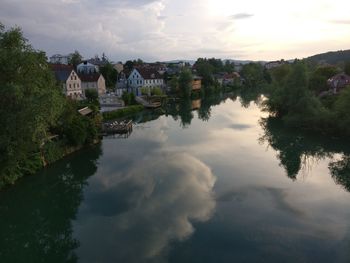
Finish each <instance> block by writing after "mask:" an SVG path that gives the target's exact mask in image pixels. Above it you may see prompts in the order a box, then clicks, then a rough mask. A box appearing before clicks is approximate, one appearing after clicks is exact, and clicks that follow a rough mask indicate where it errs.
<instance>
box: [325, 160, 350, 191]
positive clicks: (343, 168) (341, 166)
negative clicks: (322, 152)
mask: <svg viewBox="0 0 350 263" xmlns="http://www.w3.org/2000/svg"><path fill="white" fill-rule="evenodd" d="M329 169H330V171H331V174H332V177H333V179H334V181H335V182H336V183H337V184H340V185H342V186H344V188H345V189H346V190H347V191H349V192H350V154H348V155H344V156H343V158H342V159H341V160H340V161H335V162H331V163H330V164H329Z"/></svg>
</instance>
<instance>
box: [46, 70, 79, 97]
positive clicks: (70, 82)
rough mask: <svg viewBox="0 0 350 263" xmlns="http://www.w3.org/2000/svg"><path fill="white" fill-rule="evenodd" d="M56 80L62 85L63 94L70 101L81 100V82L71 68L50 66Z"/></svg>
mask: <svg viewBox="0 0 350 263" xmlns="http://www.w3.org/2000/svg"><path fill="white" fill-rule="evenodd" d="M50 67H51V69H52V71H53V72H54V74H55V77H56V80H57V81H58V82H60V83H61V84H62V88H63V93H64V94H65V95H66V96H67V97H70V98H72V99H78V100H79V99H83V97H84V95H83V90H82V84H81V80H80V78H79V76H78V74H77V73H76V72H75V71H74V69H73V67H72V66H68V65H63V64H52V65H50Z"/></svg>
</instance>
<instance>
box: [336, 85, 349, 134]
mask: <svg viewBox="0 0 350 263" xmlns="http://www.w3.org/2000/svg"><path fill="white" fill-rule="evenodd" d="M349 105H350V87H347V88H345V89H344V90H343V91H342V92H341V93H340V94H339V96H338V98H337V100H336V101H335V103H334V115H335V121H336V124H337V127H338V129H339V130H340V131H341V133H342V134H347V135H350V106H349Z"/></svg>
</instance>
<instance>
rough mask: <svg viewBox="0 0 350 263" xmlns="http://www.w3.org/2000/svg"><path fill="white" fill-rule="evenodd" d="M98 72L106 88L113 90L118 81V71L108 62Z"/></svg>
mask: <svg viewBox="0 0 350 263" xmlns="http://www.w3.org/2000/svg"><path fill="white" fill-rule="evenodd" d="M100 72H101V74H102V75H103V77H104V78H105V80H106V86H107V88H109V89H112V90H114V88H115V84H116V83H117V80H118V71H117V70H116V69H115V68H114V67H113V65H112V64H111V63H109V62H106V64H105V65H103V66H102V67H100Z"/></svg>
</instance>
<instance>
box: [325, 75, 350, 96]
mask: <svg viewBox="0 0 350 263" xmlns="http://www.w3.org/2000/svg"><path fill="white" fill-rule="evenodd" d="M327 84H328V86H329V87H330V88H331V90H332V91H333V93H334V94H336V93H338V92H339V91H340V90H342V89H344V88H345V87H346V86H350V76H348V75H346V74H345V73H340V74H337V75H335V76H333V77H331V78H330V79H328V81H327Z"/></svg>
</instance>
